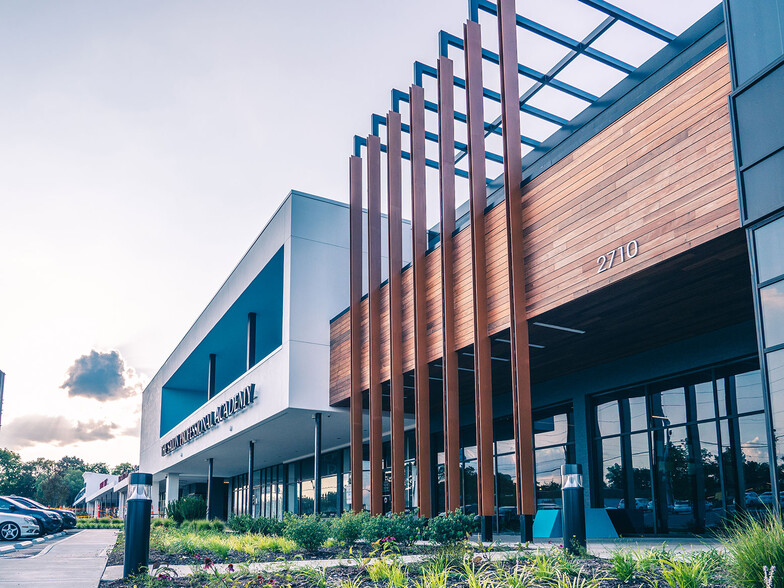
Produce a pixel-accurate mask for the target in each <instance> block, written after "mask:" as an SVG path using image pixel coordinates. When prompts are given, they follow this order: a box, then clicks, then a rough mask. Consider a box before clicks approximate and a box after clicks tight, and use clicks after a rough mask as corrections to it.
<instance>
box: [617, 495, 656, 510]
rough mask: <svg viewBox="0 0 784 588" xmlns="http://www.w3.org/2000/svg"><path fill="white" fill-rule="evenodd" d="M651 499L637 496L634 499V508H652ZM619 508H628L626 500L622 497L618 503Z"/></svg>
mask: <svg viewBox="0 0 784 588" xmlns="http://www.w3.org/2000/svg"><path fill="white" fill-rule="evenodd" d="M650 502H651V501H650V500H648V499H647V498H635V499H634V508H635V509H639V510H650V509H651V508H652V506H649V504H650ZM618 508H626V500H625V499H623V498H621V501H620V502H619V503H618Z"/></svg>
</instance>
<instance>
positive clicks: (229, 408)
mask: <svg viewBox="0 0 784 588" xmlns="http://www.w3.org/2000/svg"><path fill="white" fill-rule="evenodd" d="M255 388H256V387H255V385H254V384H250V385H249V386H246V387H245V388H244V389H243V390H241V391H240V392H237V393H236V394H235V395H234V396H232V397H231V398H229V399H228V400H227V401H226V402H224V403H223V404H219V405H218V406H216V407H215V409H214V410H212V411H210V412H209V413H207V414H206V415H204V416H203V417H202V418H200V419H199V420H198V421H196V422H195V423H193V424H192V425H191V426H189V427H188V428H187V429H185V430H184V431H182V432H181V433H180V434H179V435H177V436H176V437H173V438H172V439H169V441H167V442H166V443H164V444H163V446H162V447H161V455H168V454H169V453H171V452H172V451H176V450H177V449H179V448H180V447H181V446H182V445H185V444H186V443H188V442H189V441H193V440H194V439H195V438H196V437H200V436H201V435H204V433H206V432H207V431H209V430H210V429H211V428H212V427H214V426H215V425H217V424H219V423H220V422H221V421H224V420H226V419H227V418H229V417H231V416H234V415H235V414H236V413H238V412H239V411H241V410H242V409H244V408H246V407H248V406H250V405H251V404H252V403H253V401H254V399H255Z"/></svg>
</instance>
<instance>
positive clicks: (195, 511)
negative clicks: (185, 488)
mask: <svg viewBox="0 0 784 588" xmlns="http://www.w3.org/2000/svg"><path fill="white" fill-rule="evenodd" d="M166 516H167V517H168V518H170V519H173V520H174V521H176V522H177V523H178V524H180V523H182V522H183V521H195V520H197V519H203V518H205V517H206V516H207V503H206V502H205V500H204V498H202V497H201V496H184V497H183V498H180V499H178V500H175V501H173V502H170V503H169V504H167V505H166Z"/></svg>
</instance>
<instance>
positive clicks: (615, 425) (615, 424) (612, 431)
mask: <svg viewBox="0 0 784 588" xmlns="http://www.w3.org/2000/svg"><path fill="white" fill-rule="evenodd" d="M596 422H597V424H598V426H599V433H601V435H602V436H603V437H606V436H608V435H617V434H618V433H620V432H621V418H620V415H619V413H618V401H617V400H612V401H610V402H605V403H604V404H600V405H599V406H597V407H596Z"/></svg>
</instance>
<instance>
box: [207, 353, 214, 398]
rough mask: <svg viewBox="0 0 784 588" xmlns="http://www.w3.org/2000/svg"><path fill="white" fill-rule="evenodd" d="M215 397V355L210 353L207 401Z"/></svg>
mask: <svg viewBox="0 0 784 588" xmlns="http://www.w3.org/2000/svg"><path fill="white" fill-rule="evenodd" d="M213 396H215V354H214V353H210V364H209V367H208V368H207V400H209V399H210V398H212V397H213Z"/></svg>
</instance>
